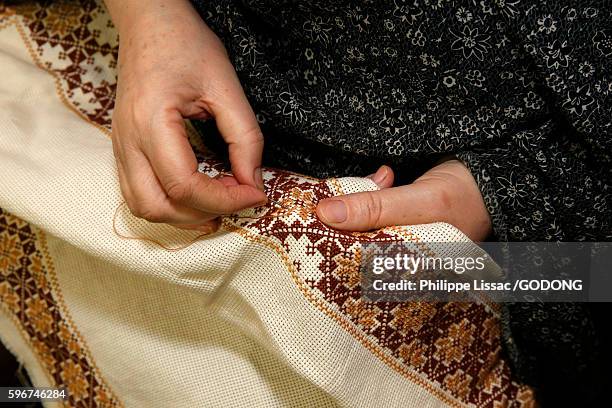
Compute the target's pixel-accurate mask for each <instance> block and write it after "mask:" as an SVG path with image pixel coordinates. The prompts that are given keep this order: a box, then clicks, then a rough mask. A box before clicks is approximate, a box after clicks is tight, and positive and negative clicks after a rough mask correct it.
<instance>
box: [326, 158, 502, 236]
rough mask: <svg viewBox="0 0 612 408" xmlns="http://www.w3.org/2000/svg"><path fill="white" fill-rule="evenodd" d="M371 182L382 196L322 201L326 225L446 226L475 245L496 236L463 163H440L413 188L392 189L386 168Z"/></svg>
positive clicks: (352, 227)
mask: <svg viewBox="0 0 612 408" xmlns="http://www.w3.org/2000/svg"><path fill="white" fill-rule="evenodd" d="M369 177H370V178H371V179H372V180H374V182H376V184H378V186H379V187H380V188H381V190H380V191H373V192H364V193H355V194H347V195H344V196H339V197H333V198H328V199H325V200H322V201H321V202H319V204H318V206H317V215H318V216H319V218H320V219H321V221H323V222H324V223H325V224H327V225H329V226H330V227H333V228H337V229H341V230H348V231H367V230H372V229H376V228H382V227H387V226H392V225H414V224H425V223H431V222H438V221H442V222H447V223H449V224H452V225H454V226H455V227H457V228H458V229H460V230H461V231H462V232H463V233H464V234H466V235H467V236H468V237H469V238H470V239H471V240H472V241H476V242H478V241H483V240H484V239H485V238H486V237H487V236H488V235H489V234H490V233H491V219H490V217H489V213H488V211H487V209H486V207H485V204H484V201H483V199H482V195H481V194H480V190H479V189H478V186H477V185H476V181H475V180H474V177H473V176H472V174H471V173H470V171H469V170H468V169H467V167H465V166H464V165H463V163H461V162H460V161H458V160H455V159H451V160H447V161H445V162H443V163H441V164H438V165H437V166H435V167H434V168H432V169H431V170H429V171H428V172H426V173H425V174H423V175H422V176H421V177H419V178H418V179H417V180H415V181H414V182H413V183H412V184H408V185H405V186H400V187H391V186H392V185H393V177H394V176H393V171H392V170H391V169H390V168H389V167H387V166H382V167H381V168H380V169H378V171H377V172H376V173H375V174H373V175H371V176H369Z"/></svg>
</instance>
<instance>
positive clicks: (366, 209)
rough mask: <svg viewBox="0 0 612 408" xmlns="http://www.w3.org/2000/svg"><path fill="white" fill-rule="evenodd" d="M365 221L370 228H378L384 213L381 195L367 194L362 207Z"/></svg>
mask: <svg viewBox="0 0 612 408" xmlns="http://www.w3.org/2000/svg"><path fill="white" fill-rule="evenodd" d="M361 212H362V215H361V216H362V217H363V219H365V220H366V222H367V224H368V226H371V227H377V226H379V225H380V221H381V218H382V213H383V204H382V200H381V197H380V195H379V194H373V193H369V194H366V195H365V197H364V200H363V201H362V205H361Z"/></svg>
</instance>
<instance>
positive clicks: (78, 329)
mask: <svg viewBox="0 0 612 408" xmlns="http://www.w3.org/2000/svg"><path fill="white" fill-rule="evenodd" d="M58 3H60V4H59V5H56V6H53V7H65V9H64V10H63V11H64V13H63V14H61V13H59V11H57V10H54V9H51V8H47V9H46V10H43V9H41V8H40V6H31V7H32V9H28V8H27V7H24V8H22V9H16V10H9V11H6V10H5V14H6V16H5V17H4V18H3V19H2V20H1V22H0V27H2V29H1V30H0V208H1V209H2V210H3V212H4V219H3V221H2V222H0V256H5V257H6V258H5V259H7V260H8V261H7V262H4V263H2V262H1V261H0V272H1V274H0V301H1V302H0V305H2V307H1V308H0V315H2V316H3V317H2V318H1V319H0V338H1V339H2V340H3V342H5V343H6V344H7V345H8V346H9V347H10V348H11V349H12V350H13V351H14V352H15V353H16V354H17V355H18V357H19V358H20V359H21V360H22V361H24V363H25V364H26V366H27V368H28V370H29V372H30V374H31V375H32V378H33V381H34V382H35V383H36V385H41V386H43V385H54V384H55V385H61V386H67V387H68V389H69V391H70V392H71V394H72V396H73V397H72V399H71V400H70V401H69V402H68V405H69V406H79V404H81V405H82V404H85V403H86V404H87V406H126V407H164V408H165V407H170V406H171V407H196V406H197V407H299V406H304V407H332V406H350V407H383V406H384V407H400V406H401V407H419V408H420V407H439V406H509V405H510V403H511V402H513V401H515V402H517V405H521V406H522V405H525V406H529V405H530V404H531V403H532V397H531V391H530V390H529V389H527V388H525V387H523V386H521V385H519V384H517V383H515V382H514V381H512V377H511V373H510V370H509V368H508V366H507V364H506V363H505V361H504V360H503V358H502V357H501V355H500V348H499V341H498V340H499V339H498V336H499V332H498V328H497V320H496V319H497V316H496V314H495V312H494V311H493V310H490V309H488V308H485V307H484V306H474V305H472V306H467V308H466V307H465V306H460V305H457V306H454V305H452V304H449V305H446V306H444V305H440V306H439V307H437V308H434V309H432V308H428V307H425V306H418V305H407V306H406V305H405V306H401V305H400V306H393V307H392V308H391V307H389V309H384V308H383V307H382V306H376V305H367V304H364V303H363V302H362V301H361V300H360V299H359V296H358V295H357V292H358V282H355V280H354V279H355V273H356V270H357V269H356V265H358V259H357V258H356V254H358V252H359V241H360V240H362V239H366V240H367V239H373V238H375V237H384V239H389V240H405V241H407V242H415V245H416V243H421V242H427V241H465V240H466V238H465V236H463V234H461V233H460V232H459V231H458V230H456V229H455V228H453V227H452V226H450V225H447V224H432V225H421V226H410V227H397V228H392V229H387V230H384V231H379V232H375V233H372V234H339V233H336V232H333V230H329V229H324V228H323V227H322V225H321V224H320V223H319V222H318V221H317V220H316V217H315V216H314V215H313V212H312V210H313V208H314V207H313V203H314V202H316V200H317V199H318V198H320V197H321V196H329V195H337V194H345V193H350V192H356V191H365V190H371V189H373V188H375V185H374V184H373V183H372V182H371V181H369V180H367V179H360V178H347V179H340V180H329V181H319V180H314V179H309V178H305V177H301V176H297V175H292V174H288V173H284V172H278V171H272V170H269V171H266V172H265V175H264V176H265V181H266V184H267V186H268V188H269V190H270V192H271V194H275V197H276V198H275V199H277V200H278V201H280V202H281V203H283V208H284V209H283V211H281V212H278V211H277V212H276V213H275V215H274V217H267V216H265V215H266V214H270V213H269V211H273V210H270V209H260V210H257V211H255V212H245V213H241V214H240V216H241V217H242V218H238V217H226V218H225V220H224V223H223V228H222V230H221V231H220V232H218V233H215V234H213V235H211V236H207V237H198V236H196V235H194V233H190V232H183V231H179V230H177V229H174V228H172V227H169V226H162V225H154V224H148V223H146V222H145V221H142V220H138V219H136V218H134V217H132V216H131V215H130V214H129V212H128V211H127V210H126V208H125V206H122V205H121V203H122V197H121V194H120V191H119V188H118V181H117V176H116V169H115V164H114V159H113V154H112V148H111V141H110V138H109V131H108V120H109V119H108V118H109V117H110V110H109V105H105V102H104V98H103V97H102V96H100V95H101V92H102V91H100V92H98V93H96V92H95V91H91V89H92V88H95V89H98V90H99V89H112V87H110V88H109V87H108V86H107V85H108V84H109V83H110V84H112V83H113V81H114V72H113V69H112V66H113V63H112V61H113V60H112V58H113V57H112V50H110V51H108V52H106V53H105V52H104V51H103V50H101V49H102V48H104V47H103V46H99V45H100V44H106V43H108V44H111V45H114V46H116V35H115V34H114V32H113V31H112V28H111V29H109V28H108V25H109V24H108V21H109V18H108V15H107V14H106V13H105V11H104V9H103V8H101V7H100V6H99V5H97V4H96V3H88V2H85V3H83V5H80V6H79V5H78V4H76V3H74V4H72V5H70V4H68V5H66V4H63V2H58ZM37 7H38V8H37ZM79 7H80V8H79ZM77 8H78V9H77ZM33 10H34V11H33ZM36 10H38V13H39V14H38V15H37V14H36V13H37V11H36ZM40 10H43V11H44V13H43V14H44V17H41V14H40V13H41V12H40ZM60 11H61V9H60ZM54 13H55V14H54ZM54 15H56V16H57V15H62V16H64V17H62V18H68V19H70V18H71V16H72V17H74V16H75V15H76V18H74V21H73V23H74V26H68V27H66V26H62V24H63V23H62V21H61V20H58V21H54V20H52V17H53V16H54ZM65 16H67V17H65ZM36 19H40V20H42V21H43V23H44V24H43V28H44V30H47V31H49V32H51V34H53V33H54V32H53V30H56V31H57V32H56V33H55V34H57V35H58V36H59V37H60V38H67V37H68V36H69V34H70V32H73V33H75V32H77V29H78V28H79V27H86V28H88V30H89V31H88V34H86V35H85V34H82V33H81V34H80V35H82V37H83V36H84V37H85V38H82V37H81V38H79V39H78V40H75V41H77V44H81V45H83V44H88V41H89V40H88V38H89V37H87V36H91V41H94V42H96V43H97V44H98V46H99V47H98V49H95V50H94V51H92V52H91V55H90V57H89V58H90V60H87V59H84V60H82V61H79V62H78V67H80V69H81V70H82V72H80V73H77V74H78V75H77V74H75V73H74V72H73V71H71V70H72V69H73V66H74V64H75V61H74V57H73V56H70V50H71V47H72V45H70V44H69V45H65V46H62V45H61V44H59V43H58V44H59V45H58V44H54V43H53V42H52V41H51V40H48V39H47V40H43V39H41V38H42V37H44V36H43V35H41V34H40V32H37V31H36V30H35V29H34V28H33V27H35V25H33V23H32V21H36ZM45 24H46V25H45ZM79 24H80V25H79ZM71 30H72V31H71ZM96 30H97V34H94V33H95V32H96ZM62 36H64V37H62ZM48 37H51V35H49V36H48ZM75 37H76V36H75ZM71 38H72V37H71ZM71 41H72V40H71ZM85 54H86V52H85ZM71 64H72V65H71ZM71 81H72V82H71ZM75 81H76V82H75ZM88 81H89V82H88ZM88 84H89V85H88ZM106 96H108V95H106ZM101 106H102V107H101ZM215 168H217V167H215V165H214V163H213V162H210V161H209V160H208V161H206V162H205V163H204V164H203V165H202V166H201V170H202V171H204V172H207V173H208V174H210V175H213V176H214V175H215V174H216V171H217V170H215ZM262 215H264V217H263V218H259V217H261V216H262ZM246 216H253V218H244V217H246ZM20 220H23V221H20ZM113 224H115V225H113ZM2 228H3V229H2ZM24 231H28V232H27V233H25V232H24ZM30 232H31V233H30ZM24 237H25V238H24ZM125 237H138V238H141V239H126V238H125ZM142 238H147V239H149V240H146V239H142ZM151 240H152V241H156V242H158V243H154V242H151ZM192 241H194V242H192ZM159 244H161V245H162V246H165V247H166V249H165V248H163V247H162V246H160V245H159ZM179 247H180V248H182V247H185V248H183V249H180V250H168V248H171V249H172V248H179ZM415 248H416V246H415ZM2 251H4V253H2ZM7 254H8V255H7ZM22 260H24V261H22ZM18 276H22V277H23V276H28V277H30V276H31V277H32V278H31V279H32V282H34V283H30V285H34V286H31V287H32V288H34V289H35V290H34V289H32V290H31V291H30V292H28V293H25V294H23V293H22V294H19V290H17V288H18V287H19V288H21V287H23V285H25V283H23V282H22V283H21V285H22V286H19V285H20V283H18V282H17V281H18V280H19V279H17V278H16V279H13V277H18ZM28 279H30V278H28ZM220 285H221V286H223V287H224V289H223V290H222V291H220V292H215V288H219V287H220ZM213 294H216V295H215V296H214V297H213V296H212V295H213ZM11 299H13V300H14V301H13V300H11ZM41 299H42V300H41ZM43 300H44V301H43ZM383 309H384V310H383ZM19 316H24V319H25V320H20V319H19ZM440 316H444V317H443V318H440V319H441V320H436V319H437V318H438V317H440ZM453 319H454V320H453ZM438 323H439V324H440V325H439V326H438ZM420 339H421V340H420ZM56 349H61V350H68V351H67V353H71V354H70V356H72V359H70V358H66V359H64V360H63V361H62V360H61V359H60V358H59V357H58V356H60V355H62V354H60V353H53V350H56ZM76 356H79V358H80V357H82V361H80V360H79V358H77V357H76ZM86 374H87V375H86Z"/></svg>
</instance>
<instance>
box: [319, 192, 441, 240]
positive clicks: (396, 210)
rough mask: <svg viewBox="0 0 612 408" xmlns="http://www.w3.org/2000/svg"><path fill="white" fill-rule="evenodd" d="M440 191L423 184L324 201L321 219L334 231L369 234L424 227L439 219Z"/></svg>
mask: <svg viewBox="0 0 612 408" xmlns="http://www.w3.org/2000/svg"><path fill="white" fill-rule="evenodd" d="M436 194H437V193H436V191H435V190H433V189H432V188H431V187H430V186H427V185H425V184H423V183H415V184H410V185H406V186H401V187H394V188H387V189H384V190H379V191H371V192H363V193H355V194H347V195H344V196H338V197H333V198H328V199H325V200H322V201H321V202H319V204H318V205H317V210H316V212H317V215H318V216H319V218H320V219H321V221H322V222H323V223H325V224H327V225H329V226H330V227H333V228H337V229H341V230H347V231H368V230H372V229H376V228H382V227H387V226H391V225H412V224H424V223H429V222H435V221H442V220H441V219H439V217H440V215H441V214H440V212H439V211H438V210H437V205H438V197H436Z"/></svg>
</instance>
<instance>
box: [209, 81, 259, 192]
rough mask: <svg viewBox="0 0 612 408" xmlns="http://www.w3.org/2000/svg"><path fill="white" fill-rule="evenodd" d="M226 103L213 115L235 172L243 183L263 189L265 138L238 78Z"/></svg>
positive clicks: (224, 97)
mask: <svg viewBox="0 0 612 408" xmlns="http://www.w3.org/2000/svg"><path fill="white" fill-rule="evenodd" d="M228 88H229V89H228V90H227V93H226V94H225V95H224V96H223V101H224V103H221V104H218V106H217V107H216V109H215V112H214V116H215V121H216V123H217V128H218V129H219V132H220V133H221V136H222V137H223V140H225V142H226V143H227V144H228V148H229V160H230V163H231V165H232V173H233V175H234V177H235V178H236V180H237V181H238V182H239V183H240V184H247V185H250V186H253V187H256V188H258V189H260V190H263V188H264V185H263V179H262V176H261V155H262V153H263V146H264V139H263V135H262V133H261V129H260V128H259V124H258V123H257V119H256V118H255V113H254V112H253V109H252V108H251V105H250V104H249V101H248V100H247V98H246V96H245V95H244V92H243V90H242V87H241V86H240V83H239V82H238V78H237V77H235V78H234V80H233V81H232V86H230V87H228Z"/></svg>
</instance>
